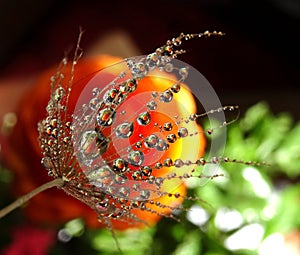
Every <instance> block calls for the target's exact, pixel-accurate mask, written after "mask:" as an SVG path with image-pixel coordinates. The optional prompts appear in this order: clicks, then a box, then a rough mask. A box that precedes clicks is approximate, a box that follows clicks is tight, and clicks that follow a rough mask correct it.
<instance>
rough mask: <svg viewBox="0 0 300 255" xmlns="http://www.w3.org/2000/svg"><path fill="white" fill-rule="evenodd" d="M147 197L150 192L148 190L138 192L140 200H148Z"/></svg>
mask: <svg viewBox="0 0 300 255" xmlns="http://www.w3.org/2000/svg"><path fill="white" fill-rule="evenodd" d="M149 197H150V191H149V190H145V189H144V190H141V192H140V198H141V199H145V200H146V199H149Z"/></svg>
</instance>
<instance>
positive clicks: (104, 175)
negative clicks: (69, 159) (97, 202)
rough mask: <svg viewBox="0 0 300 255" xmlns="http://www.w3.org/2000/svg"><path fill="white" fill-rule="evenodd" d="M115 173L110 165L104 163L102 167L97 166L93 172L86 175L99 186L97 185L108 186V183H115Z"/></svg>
mask: <svg viewBox="0 0 300 255" xmlns="http://www.w3.org/2000/svg"><path fill="white" fill-rule="evenodd" d="M114 175H115V174H114V173H113V171H112V170H111V169H110V167H109V166H107V165H104V166H101V167H97V168H95V169H94V170H92V171H91V172H89V173H88V174H87V175H86V177H87V178H88V179H89V181H90V182H91V183H92V184H93V185H95V186H97V187H100V188H102V187H107V186H108V185H111V184H113V183H114Z"/></svg>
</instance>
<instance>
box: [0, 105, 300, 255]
mask: <svg viewBox="0 0 300 255" xmlns="http://www.w3.org/2000/svg"><path fill="white" fill-rule="evenodd" d="M224 155H226V156H228V157H230V158H231V159H234V158H236V159H243V160H245V161H248V160H251V161H257V162H262V161H266V162H267V163H268V165H267V166H261V167H257V166H247V165H243V164H234V163H226V164H223V165H222V166H221V167H220V169H219V173H222V174H224V176H220V177H216V178H215V179H213V180H212V181H209V182H208V183H207V184H206V185H204V186H200V187H194V188H191V189H190V190H189V193H190V194H191V195H196V196H197V197H199V198H201V200H203V201H206V202H201V200H199V201H185V202H184V205H183V206H184V207H185V208H191V207H192V211H193V210H194V209H195V211H196V212H199V214H197V213H194V215H193V217H194V218H193V220H191V219H190V218H188V217H187V215H188V214H189V213H188V212H187V211H185V210H182V211H181V212H180V213H179V214H178V217H179V218H180V220H181V222H180V223H177V222H174V221H173V220H170V219H162V220H161V221H160V222H159V223H158V224H157V225H156V226H155V227H153V228H145V229H144V230H141V231H139V230H134V229H132V230H127V231H125V232H118V231H116V232H115V233H114V234H115V236H116V239H117V240H118V244H119V246H120V248H121V250H122V253H123V254H124V255H125V254H126V255H139V254H145V255H154V254H164V255H165V254H172V255H184V254H189V255H197V254H203V255H227V254H232V255H247V254H260V253H259V247H260V246H259V245H260V243H261V242H262V241H263V240H265V239H266V238H267V237H268V236H270V235H272V234H274V233H282V234H286V233H290V232H292V231H294V230H297V229H299V228H300V217H299V215H300V207H299V205H300V184H299V183H298V180H299V177H300V123H296V124H295V123H293V120H292V118H291V116H290V115H289V114H287V113H282V114H279V115H276V116H274V114H272V112H271V111H270V109H269V107H268V105H267V104H265V103H258V104H256V105H254V106H253V107H251V108H250V109H248V110H247V112H246V113H245V114H244V116H242V118H241V119H240V120H239V121H237V122H235V123H234V124H232V125H230V126H229V127H228V139H227V143H226V149H225V153H224ZM9 180H10V175H9V173H8V172H7V171H6V170H4V169H1V170H0V184H1V187H2V188H3V187H4V186H5V184H6V183H7V182H8V181H9ZM2 188H1V191H2V190H3V189H2ZM2 192H3V191H2ZM196 209H197V210H196ZM200 212H202V213H204V214H203V215H206V216H207V219H205V218H201V217H202V213H200ZM197 217H198V218H199V219H197ZM201 219H202V221H201ZM199 220H200V221H199ZM198 221H199V222H198ZM197 222H198V223H197ZM245 227H248V229H250V228H251V227H253V229H255V228H256V229H257V231H258V232H249V235H250V236H248V238H249V240H248V241H251V240H252V239H253V240H254V239H255V238H256V239H257V242H256V243H255V242H254V241H255V240H256V239H255V240H254V241H253V240H252V241H253V242H254V244H253V243H252V246H251V245H250V246H249V245H248V246H247V244H244V247H243V241H247V240H243V239H241V240H242V241H234V239H232V238H233V236H234V235H235V234H238V233H239V232H240V233H241V230H242V229H246V228H245ZM62 228H63V229H65V230H66V231H67V232H68V233H69V234H70V236H71V237H72V238H71V240H70V241H69V242H66V243H63V242H56V244H55V246H54V247H53V248H52V250H51V251H50V252H49V253H50V254H73V255H74V254H103V255H112V254H119V251H118V249H117V246H116V242H115V240H114V239H113V238H112V233H111V232H110V231H108V230H105V229H102V230H90V229H85V226H84V223H83V222H81V221H80V220H79V221H78V220H77V221H76V220H75V221H72V222H69V223H66V225H65V226H62ZM260 230H261V231H260ZM3 231H4V230H3V229H1V232H2V234H3ZM251 235H252V236H251ZM248 238H247V237H244V239H248ZM231 239H232V240H233V241H230V240H231ZM237 240H238V239H237ZM232 243H233V244H235V243H236V244H237V245H236V246H235V245H232ZM0 244H1V245H2V246H3V245H4V244H3V243H0ZM298 245H299V244H298ZM74 247H75V250H74Z"/></svg>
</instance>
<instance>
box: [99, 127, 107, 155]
mask: <svg viewBox="0 0 300 255" xmlns="http://www.w3.org/2000/svg"><path fill="white" fill-rule="evenodd" d="M97 135H98V137H97V139H96V142H97V147H98V149H99V152H100V154H101V155H102V154H103V153H104V152H106V151H107V149H108V146H109V144H110V139H109V138H108V137H106V136H105V135H103V133H102V132H101V131H100V130H97Z"/></svg>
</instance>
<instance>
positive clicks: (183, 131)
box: [178, 127, 189, 137]
mask: <svg viewBox="0 0 300 255" xmlns="http://www.w3.org/2000/svg"><path fill="white" fill-rule="evenodd" d="M188 134H189V132H188V130H187V128H185V127H182V128H179V130H178V136H179V137H187V136H188Z"/></svg>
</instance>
